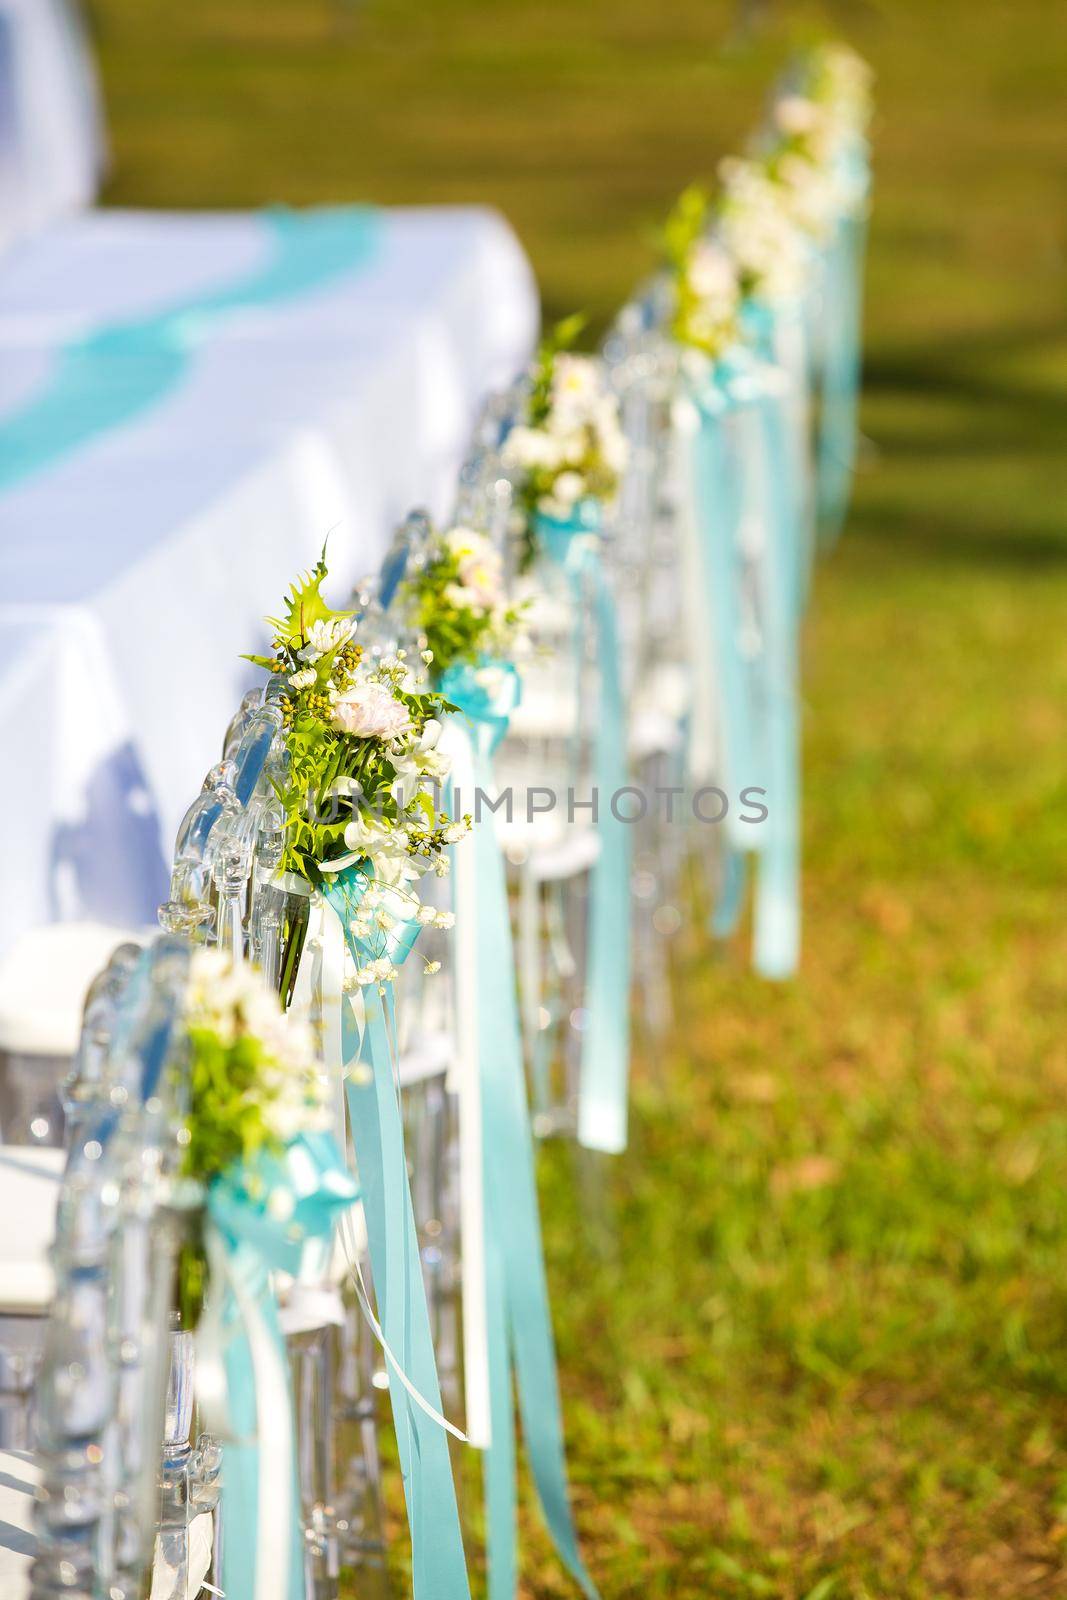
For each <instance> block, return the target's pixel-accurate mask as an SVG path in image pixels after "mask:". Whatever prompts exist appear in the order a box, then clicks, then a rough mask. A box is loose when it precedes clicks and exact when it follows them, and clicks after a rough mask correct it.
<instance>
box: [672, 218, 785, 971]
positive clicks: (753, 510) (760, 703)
mask: <svg viewBox="0 0 1067 1600" xmlns="http://www.w3.org/2000/svg"><path fill="white" fill-rule="evenodd" d="M774 215H775V213H774V212H773V211H767V212H766V215H765V216H764V217H761V219H760V228H759V230H758V231H757V230H756V228H755V227H753V229H752V231H751V233H746V234H745V235H744V237H743V240H742V243H743V246H744V248H743V250H741V251H740V252H739V253H735V252H733V251H731V250H730V249H728V248H727V245H726V242H725V239H724V238H719V237H717V236H716V235H715V234H714V233H712V232H711V231H710V229H709V217H710V212H709V209H708V202H707V198H706V196H705V195H704V194H703V193H702V191H700V190H698V189H690V190H687V191H686V192H685V194H683V195H682V197H681V198H680V200H679V202H678V204H677V206H676V207H675V210H674V211H673V213H672V215H671V216H670V218H669V219H668V222H667V225H666V229H665V233H664V239H665V246H666V254H667V260H668V266H669V273H670V276H669V291H670V307H671V309H670V321H669V327H668V331H669V333H670V335H671V337H672V338H673V340H674V342H675V344H676V346H677V349H678V383H677V391H676V399H675V405H674V425H675V429H676V433H677V436H678V440H679V453H680V457H681V463H680V465H681V469H682V470H681V496H682V500H681V522H682V526H681V530H680V532H681V544H682V557H683V560H684V561H685V563H686V566H687V568H688V574H689V581H688V582H687V584H686V593H687V595H688V597H689V619H688V620H689V634H690V640H691V655H692V661H693V668H694V678H695V682H694V712H693V717H692V727H691V730H690V752H689V771H690V777H691V779H693V780H694V781H705V780H706V779H707V778H708V777H709V776H710V775H711V774H712V773H713V772H714V771H715V770H716V766H718V768H719V773H720V777H721V779H722V781H723V783H724V785H725V787H726V789H727V790H728V791H729V792H731V793H735V794H736V793H739V792H740V791H741V790H743V789H746V788H753V787H754V788H758V789H762V790H763V791H765V795H766V800H767V813H768V814H767V816H766V818H765V819H764V821H763V822H762V823H761V824H759V826H753V825H752V824H750V823H749V824H746V823H745V822H743V821H740V820H736V819H735V818H734V816H733V815H732V814H728V815H727V818H726V822H725V828H726V834H725V846H724V853H723V862H724V872H723V882H722V885H721V890H720V896H719V899H718V901H717V904H716V906H715V908H714V914H713V923H712V926H713V931H714V932H716V933H717V934H719V935H726V934H728V933H729V932H731V931H732V929H733V928H734V927H735V926H736V923H737V920H738V918H739V916H740V912H741V908H742V903H743V898H744V887H745V872H744V861H745V855H746V853H748V852H753V853H755V854H756V855H757V859H758V871H757V874H756V889H755V925H754V934H753V938H754V950H753V959H754V962H755V966H756V969H757V970H758V971H759V972H761V973H762V974H763V975H764V976H766V977H771V978H784V977H788V976H790V975H791V974H792V972H793V971H794V970H795V967H796V962H797V957H798V952H799V917H800V911H799V881H798V874H799V860H798V848H799V844H798V830H799V818H798V810H799V793H798V786H799V775H798V770H797V769H798V750H797V737H798V734H797V708H796V697H797V686H796V677H797V659H796V656H797V620H798V583H799V571H800V556H799V544H800V529H799V522H800V518H799V508H800V504H801V495H800V492H799V491H798V489H797V487H796V473H797V471H798V470H799V462H798V459H797V456H796V453H795V451H794V449H793V448H792V446H791V436H790V427H789V418H788V407H789V404H790V399H791V389H790V385H789V380H788V378H787V377H786V375H785V373H783V372H782V370H781V368H779V367H777V366H775V365H773V364H772V363H771V362H769V361H767V360H763V359H761V358H760V357H759V356H757V355H756V354H755V353H754V352H753V351H752V350H751V349H750V348H748V347H747V346H746V344H745V343H744V342H743V341H744V329H745V321H744V309H745V306H744V291H745V288H746V285H753V284H756V285H762V283H763V281H764V273H763V271H762V270H761V271H760V272H759V274H758V275H757V269H756V266H755V263H756V261H757V260H760V259H761V258H760V251H761V250H763V249H764V248H766V250H767V257H766V259H767V262H768V267H767V269H766V270H767V272H770V271H772V270H774V271H781V270H782V269H781V264H780V258H779V256H778V253H777V250H776V248H774V246H773V244H765V240H766V238H767V237H768V236H769V235H770V233H771V231H772V230H771V225H770V219H771V218H773V217H774ZM771 263H775V265H774V266H773V267H772V265H771Z"/></svg>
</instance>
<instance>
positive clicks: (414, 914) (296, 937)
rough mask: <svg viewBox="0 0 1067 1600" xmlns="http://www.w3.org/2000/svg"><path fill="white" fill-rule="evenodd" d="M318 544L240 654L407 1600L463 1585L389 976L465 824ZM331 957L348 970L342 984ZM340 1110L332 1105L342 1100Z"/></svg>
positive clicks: (430, 694)
mask: <svg viewBox="0 0 1067 1600" xmlns="http://www.w3.org/2000/svg"><path fill="white" fill-rule="evenodd" d="M326 577H327V567H326V562H325V553H324V555H323V557H322V558H320V560H319V562H318V563H317V565H316V566H315V568H314V570H313V572H312V573H310V574H309V575H308V576H307V577H305V578H304V579H303V580H301V581H300V582H298V583H297V584H295V585H294V586H293V588H292V591H291V593H290V595H289V597H288V599H287V601H286V605H285V610H284V615H283V616H282V617H281V618H280V619H277V620H275V621H274V622H273V626H274V630H275V631H274V654H273V655H272V656H269V657H255V656H254V657H251V659H252V660H253V661H255V662H256V663H257V664H258V665H260V666H263V667H265V668H267V670H269V671H270V672H271V673H272V674H273V679H274V683H275V684H277V685H278V688H279V691H280V693H281V699H282V707H283V715H284V738H285V746H286V753H287V760H288V771H287V775H286V778H285V781H284V784H282V785H280V786H279V798H280V801H281V803H282V806H283V808H284V812H285V847H284V856H283V859H282V863H281V871H280V874H279V876H278V879H277V880H276V881H277V882H278V883H279V885H280V887H282V888H283V889H284V890H285V891H286V892H287V894H288V895H289V897H290V912H289V915H288V917H287V920H286V929H285V949H284V956H283V963H282V979H281V983H282V993H283V996H286V997H287V998H288V1000H289V1003H290V1004H291V1005H292V1006H294V1007H295V1008H298V1009H299V1010H300V1011H301V1012H303V1013H304V1014H305V1015H307V1016H309V1017H311V1018H312V1019H313V1020H315V1021H317V1022H318V1023H319V1025H320V1026H321V1031H322V1048H323V1054H324V1059H325V1064H326V1071H327V1074H328V1077H329V1080H330V1089H331V1097H332V1100H333V1112H334V1117H335V1119H336V1121H337V1124H338V1126H339V1127H340V1126H341V1125H342V1122H343V1117H344V1109H345V1105H347V1112H348V1125H349V1127H350V1129H351V1136H352V1143H353V1147H354V1154H355V1162H356V1170H357V1172H358V1176H359V1186H360V1198H361V1200H362V1204H363V1210H364V1215H365V1219H366V1225H367V1238H368V1247H369V1252H370V1260H371V1271H372V1275H373V1281H374V1290H375V1295H376V1298H377V1308H378V1321H375V1318H374V1314H373V1312H372V1311H371V1309H370V1304H369V1300H368V1298H367V1295H366V1291H365V1290H364V1288H363V1284H362V1279H361V1276H360V1274H359V1269H358V1262H356V1261H355V1260H354V1259H353V1261H352V1263H351V1265H352V1268H353V1275H354V1278H355V1282H356V1288H357V1291H358V1292H359V1294H360V1298H361V1302H362V1304H363V1308H364V1312H365V1314H366V1315H367V1317H368V1319H369V1320H370V1322H371V1325H372V1326H373V1327H374V1329H375V1332H376V1334H377V1336H378V1338H379V1340H380V1342H381V1344H382V1348H383V1350H384V1352H385V1356H386V1367H387V1373H388V1379H389V1392H390V1397H391V1401H392V1408H393V1418H394V1422H395V1426H396V1437H397V1445H398V1451H399V1456H400V1466H401V1472H402V1475H403V1481H404V1492H405V1498H406V1502H407V1511H408V1522H409V1527H410V1531H411V1542H412V1572H413V1586H414V1593H415V1596H416V1600H424V1597H430V1596H432V1597H433V1600H465V1597H466V1596H468V1594H469V1584H468V1580H467V1570H466V1562H465V1558H464V1552H463V1542H462V1537H461V1533H460V1523H459V1514H458V1509H457V1505H456V1495H455V1486H454V1483H453V1480H452V1470H451V1465H450V1461H449V1454H448V1441H447V1438H446V1436H445V1435H446V1430H448V1431H450V1432H453V1433H455V1434H456V1435H457V1437H459V1438H460V1439H463V1438H464V1437H465V1436H464V1435H463V1434H461V1433H459V1430H458V1429H456V1428H454V1427H453V1425H452V1424H451V1423H448V1422H447V1421H446V1420H445V1418H444V1417H443V1416H442V1414H441V1394H440V1388H439V1384H438V1378H437V1368H436V1361H435V1357H434V1350H433V1342H432V1337H431V1331H430V1319H429V1312H428V1307H427V1302H426V1292H425V1287H424V1283H423V1277H422V1271H421V1264H420V1258H419V1250H418V1241H417V1237H416V1230H415V1219H414V1214H413V1210H412V1202H411V1192H410V1187H409V1182H408V1174H407V1166H406V1159H405V1153H404V1136H403V1124H402V1118H401V1108H400V1100H399V1091H398V1087H397V1081H396V1017H395V1008H394V994H393V980H394V978H395V977H396V975H397V972H398V970H399V968H400V966H401V965H402V963H403V962H404V961H405V960H406V959H407V957H408V956H409V955H410V953H411V951H412V948H413V946H414V944H415V941H416V939H417V937H418V934H419V931H420V928H421V927H422V926H423V925H424V924H425V922H426V920H427V919H429V920H435V919H437V917H438V915H439V914H438V913H435V912H434V911H433V910H432V908H430V907H428V906H422V905H421V904H420V902H419V898H418V895H417V893H416V885H417V883H418V881H419V879H420V878H422V877H423V876H424V875H425V874H426V873H428V872H433V873H436V874H437V875H438V876H444V875H445V874H446V873H447V871H448V869H449V855H448V848H449V846H450V845H455V844H457V843H458V842H459V840H460V839H461V838H462V837H463V836H464V835H465V834H466V832H467V824H466V823H464V822H454V821H452V820H451V819H450V818H449V817H447V816H445V815H443V814H441V813H439V812H438V811H437V809H436V807H435V804H434V799H433V791H434V789H435V786H436V785H437V784H438V783H439V782H440V780H442V779H443V778H444V777H445V776H446V771H447V762H446V759H445V757H444V756H443V755H442V753H441V752H440V751H439V750H438V748H437V739H438V736H439V732H440V728H441V718H442V716H443V715H444V713H445V712H446V711H447V710H448V709H449V707H448V704H447V702H446V701H445V700H444V698H443V697H442V696H441V695H440V694H438V693H436V692H435V691H433V690H430V689H427V688H426V687H425V686H424V685H422V684H420V683H419V682H418V681H417V680H416V678H415V676H414V675H413V673H412V672H411V671H410V669H409V667H408V665H407V663H406V659H405V657H404V654H403V652H397V653H396V654H394V655H389V656H385V657H382V658H380V659H376V660H365V659H364V656H363V650H362V647H361V645H360V644H359V642H358V639H357V638H356V636H355V635H356V622H355V620H354V618H353V616H352V614H351V613H350V612H342V611H335V610H332V609H331V608H330V607H329V606H328V605H327V604H326V602H325V600H324V599H323V597H322V593H321V586H322V584H323V582H324V580H325V579H326ZM346 951H347V957H348V965H349V966H350V968H351V970H350V971H349V972H348V974H347V976H346ZM339 1102H340V1103H339Z"/></svg>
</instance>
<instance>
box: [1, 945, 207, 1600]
mask: <svg viewBox="0 0 1067 1600" xmlns="http://www.w3.org/2000/svg"><path fill="white" fill-rule="evenodd" d="M187 970H188V947H187V945H186V944H185V943H184V942H183V941H180V940H176V939H160V940H159V941H158V942H157V943H156V945H155V946H154V947H153V948H152V949H151V950H149V951H147V952H145V954H144V955H143V956H142V957H141V958H140V960H139V961H138V963H137V965H136V967H135V968H134V969H133V971H132V973H131V972H129V971H127V973H126V975H125V982H124V983H122V984H121V986H120V992H119V993H118V994H117V995H116V996H115V997H114V999H115V1004H114V1012H113V1027H112V1031H111V1037H110V1042H109V1044H108V1045H107V1047H106V1049H105V1050H104V1052H103V1055H102V1058H101V1054H100V1051H99V1046H100V1043H101V1041H100V1039H99V1036H98V1037H97V1039H96V1041H95V1045H96V1053H95V1054H94V1053H93V1052H87V1055H90V1056H92V1060H93V1076H92V1077H91V1079H90V1081H89V1082H87V1083H86V1084H85V1085H82V1086H79V1087H78V1090H77V1092H72V1095H71V1098H72V1103H73V1104H74V1105H75V1106H76V1108H77V1117H76V1125H75V1130H74V1132H73V1136H72V1142H71V1147H70V1151H69V1155H68V1160H67V1166H66V1171H65V1173H64V1176H63V1180H62V1185H61V1189H60V1198H59V1207H58V1211H57V1216H56V1240H55V1247H54V1251H53V1266H54V1274H55V1295H54V1300H53V1304H52V1308H51V1312H50V1315H49V1319H48V1324H47V1331H46V1336H45V1341H44V1353H43V1357H42V1363H41V1369H40V1374H39V1379H38V1384H37V1407H36V1423H37V1455H38V1462H39V1467H40V1479H41V1484H40V1491H39V1500H38V1512H37V1524H36V1532H37V1550H36V1554H35V1556H34V1560H33V1566H32V1575H31V1585H30V1592H31V1595H32V1597H33V1600H46V1597H48V1600H53V1597H58V1596H60V1595H62V1596H65V1597H67V1600H72V1597H74V1600H82V1597H84V1600H96V1597H97V1596H100V1595H107V1596H109V1597H110V1600H134V1597H136V1596H139V1595H140V1594H142V1593H143V1592H144V1588H145V1586H146V1582H147V1581H148V1574H149V1572H151V1573H152V1580H151V1588H152V1593H153V1595H155V1596H158V1597H159V1600H162V1597H163V1596H166V1595H169V1594H172V1593H181V1594H184V1593H186V1591H187V1590H188V1591H189V1592H190V1593H196V1592H198V1590H199V1588H200V1584H201V1582H202V1581H203V1578H204V1577H206V1575H207V1571H208V1569H209V1565H210V1544H211V1540H210V1539H206V1541H205V1532H204V1525H203V1523H202V1522H200V1523H198V1521H197V1519H198V1518H201V1517H202V1516H204V1515H205V1514H208V1513H210V1511H211V1509H212V1508H213V1506H214V1504H215V1501H216V1499H217V1477H218V1467H219V1452H218V1449H217V1447H216V1446H215V1445H214V1444H213V1443H212V1442H211V1441H209V1440H206V1439H202V1440H198V1441H196V1442H195V1443H194V1442H193V1441H192V1438H191V1430H192V1424H193V1415H192V1406H191V1390H190V1387H189V1380H190V1378H191V1371H190V1369H189V1363H188V1358H187V1348H186V1346H187V1340H186V1341H184V1342H183V1336H182V1335H178V1336H177V1337H175V1336H174V1335H172V1332H171V1321H170V1305H171V1300H172V1295H173V1274H174V1265H175V1260H176V1254H177V1247H178V1240H179V1236H180V1231H181V1223H180V1220H179V1218H178V1217H177V1215H176V1214H175V1213H173V1212H172V1211H171V1210H170V1208H169V1205H168V1183H169V1180H170V1179H171V1178H172V1177H173V1175H174V1174H175V1173H176V1171H177V1167H178V1163H179V1161H180V1146H179V1145H178V1142H177V1139H176V1129H177V1125H178V1113H179V1108H178V1106H177V1105H176V1103H175V1101H174V1095H173V1084H174V1081H175V1080H174V1079H173V1078H172V1076H171V1074H170V1073H169V1072H168V1070H167V1068H168V1065H169V1063H170V1061H171V1059H172V1055H173V1052H174V1049H175V1047H176V1044H177V1040H178V1038H179V1035H180V1015H181V1001H182V995H183V993H184V985H185V981H186V974H187ZM112 976H113V978H114V977H115V975H114V974H113V975H112ZM97 1023H98V1026H99V1023H100V1019H99V1017H98V1019H97ZM97 1068H99V1069H100V1070H99V1071H97V1070H96V1069H97ZM168 1389H169V1391H170V1404H169V1407H168ZM161 1441H163V1448H162V1451H161ZM205 1542H206V1545H207V1547H208V1561H207V1562H205V1561H204V1559H203V1546H204V1545H205ZM191 1556H193V1557H194V1558H195V1557H197V1556H199V1562H198V1565H197V1568H196V1570H195V1571H193V1570H192V1569H191V1566H190V1557H191ZM194 1584H195V1587H194V1586H193V1585H194Z"/></svg>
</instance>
